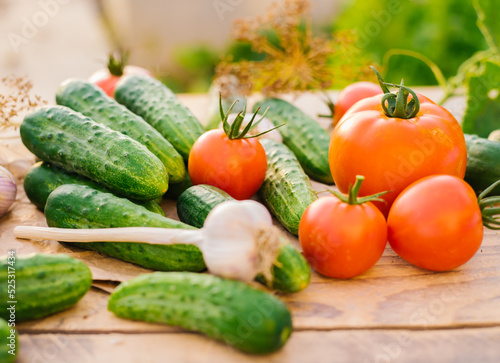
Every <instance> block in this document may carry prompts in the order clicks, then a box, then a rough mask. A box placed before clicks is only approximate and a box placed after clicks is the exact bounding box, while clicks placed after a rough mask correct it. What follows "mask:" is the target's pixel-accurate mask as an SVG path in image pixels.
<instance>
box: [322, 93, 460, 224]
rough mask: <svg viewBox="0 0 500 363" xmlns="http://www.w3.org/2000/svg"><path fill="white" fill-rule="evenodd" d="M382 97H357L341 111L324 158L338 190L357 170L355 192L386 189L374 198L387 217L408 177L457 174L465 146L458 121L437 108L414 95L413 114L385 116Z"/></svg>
mask: <svg viewBox="0 0 500 363" xmlns="http://www.w3.org/2000/svg"><path fill="white" fill-rule="evenodd" d="M383 96H384V95H376V96H373V97H369V98H366V99H364V100H361V101H359V102H357V103H356V104H355V105H354V106H353V107H352V108H351V109H350V110H349V111H348V112H347V113H346V114H345V115H344V117H343V118H342V119H341V120H340V122H339V124H338V125H337V126H336V127H335V128H334V130H333V133H332V136H331V140H330V150H329V162H330V169H331V172H332V176H333V179H334V181H335V184H336V185H337V187H338V188H339V190H340V191H341V192H345V191H347V189H348V187H349V185H350V184H352V183H353V182H354V180H355V177H356V175H357V174H360V175H364V176H365V177H366V182H365V183H363V185H362V187H361V190H360V196H364V195H369V194H373V193H378V192H381V191H389V192H388V193H387V194H385V195H384V196H382V198H383V199H384V200H385V203H381V202H375V204H376V205H377V207H379V208H380V210H381V211H382V212H383V213H384V215H386V216H387V214H388V212H389V208H390V206H391V205H392V203H393V201H394V200H395V199H396V197H397V196H398V194H399V193H401V191H402V190H403V189H404V188H406V187H407V186H408V185H410V184H411V183H413V182H414V181H416V180H418V179H421V178H423V177H425V176H428V175H432V174H449V175H454V176H457V177H460V178H463V177H464V175H465V168H466V163H467V148H466V145H465V139H464V135H463V132H462V129H461V127H460V125H459V123H458V122H457V120H456V119H455V118H454V117H453V116H452V115H451V113H449V112H448V111H447V110H446V109H444V108H443V107H441V106H438V105H436V104H435V103H434V102H432V101H431V100H429V99H428V98H426V97H424V96H422V95H418V99H419V101H420V109H419V111H418V113H417V114H416V116H415V117H411V118H409V119H404V118H396V117H389V116H387V115H386V113H385V111H384V110H383V108H382V105H381V100H382V97H383ZM410 99H411V95H410V97H409V100H410Z"/></svg>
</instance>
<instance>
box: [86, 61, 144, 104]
mask: <svg viewBox="0 0 500 363" xmlns="http://www.w3.org/2000/svg"><path fill="white" fill-rule="evenodd" d="M128 74H132V75H133V74H136V75H145V76H150V77H152V76H153V75H152V73H151V72H150V71H148V70H147V69H145V68H142V67H137V66H132V65H130V66H125V67H124V68H123V72H122V73H121V74H119V75H115V74H112V73H111V72H110V71H109V69H107V68H106V69H101V70H99V71H97V72H95V73H94V74H93V75H92V76H90V78H89V82H91V83H94V84H96V85H97V86H99V87H100V88H101V89H102V90H103V91H104V92H106V94H107V95H108V96H110V97H114V95H115V87H116V84H117V83H118V81H119V80H120V78H121V77H122V76H124V75H128Z"/></svg>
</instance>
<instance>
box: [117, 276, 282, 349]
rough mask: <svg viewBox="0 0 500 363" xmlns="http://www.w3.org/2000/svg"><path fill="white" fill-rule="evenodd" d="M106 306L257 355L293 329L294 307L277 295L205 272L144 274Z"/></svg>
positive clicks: (119, 290)
mask: <svg viewBox="0 0 500 363" xmlns="http://www.w3.org/2000/svg"><path fill="white" fill-rule="evenodd" d="M108 310H110V311H111V312H113V313H114V314H115V315H116V316H118V317H121V318H126V319H132V320H141V321H146V322H153V323H164V324H168V325H174V326H180V327H182V328H184V329H187V330H191V331H196V332H200V333H203V334H205V335H206V336H208V337H210V338H213V339H216V340H219V341H222V342H224V343H226V344H228V345H229V346H232V347H234V348H236V349H239V350H241V351H243V352H247V353H253V354H266V353H271V352H274V351H276V350H278V349H280V348H281V347H282V346H283V345H284V344H285V343H286V341H287V340H288V338H289V336H290V334H291V331H292V319H291V314H290V311H289V310H288V308H287V307H286V305H285V304H284V303H283V302H281V301H280V300H278V299H277V298H276V297H274V296H272V295H270V294H268V293H266V292H264V291H261V290H257V289H255V288H253V287H250V286H248V285H246V284H245V283H243V282H241V281H234V280H225V279H222V278H220V277H217V276H212V275H207V274H194V273H189V272H170V273H165V272H156V273H153V274H146V275H141V276H139V277H137V278H135V279H133V280H130V281H127V282H124V283H122V284H120V286H118V288H117V289H116V290H115V291H114V292H113V293H112V294H111V296H110V298H109V304H108Z"/></svg>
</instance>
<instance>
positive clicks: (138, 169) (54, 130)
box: [20, 106, 168, 200]
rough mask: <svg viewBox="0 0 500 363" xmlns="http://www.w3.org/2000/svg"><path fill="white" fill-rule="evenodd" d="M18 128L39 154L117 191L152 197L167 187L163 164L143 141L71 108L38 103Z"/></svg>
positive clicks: (26, 144) (120, 193)
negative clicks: (37, 106) (37, 107)
mask: <svg viewBox="0 0 500 363" xmlns="http://www.w3.org/2000/svg"><path fill="white" fill-rule="evenodd" d="M20 133H21V139H22V141H23V143H24V145H25V146H26V147H27V148H28V149H29V150H30V151H31V152H32V153H33V154H35V155H36V156H38V157H39V158H40V159H42V160H44V161H47V162H50V163H52V164H54V165H56V166H59V167H61V168H63V169H65V170H67V171H69V172H73V173H77V174H79V175H83V176H85V177H87V178H89V179H91V180H93V181H95V182H97V183H99V184H102V185H103V186H105V187H106V188H108V189H109V190H111V191H112V192H114V193H116V194H119V195H123V196H125V197H127V198H131V199H136V200H151V199H155V198H157V197H159V196H162V195H163V194H164V193H165V192H166V191H167V187H168V175H167V172H166V170H165V166H164V165H163V164H162V163H161V161H160V160H159V159H158V158H157V157H156V156H154V155H153V154H151V152H150V151H149V150H148V149H147V148H146V147H145V146H144V145H142V144H140V143H138V142H137V141H135V140H133V139H131V138H130V137H128V136H125V135H123V134H122V133H120V132H118V131H114V130H111V129H110V128H108V127H106V126H103V125H101V124H98V123H96V122H94V121H93V120H92V119H90V118H88V117H85V116H83V115H82V114H81V113H78V112H75V111H73V110H71V109H70V108H67V107H64V106H45V107H42V108H40V109H38V110H37V111H34V112H32V113H30V114H28V115H27V116H26V117H25V118H24V120H23V122H22V124H21V127H20Z"/></svg>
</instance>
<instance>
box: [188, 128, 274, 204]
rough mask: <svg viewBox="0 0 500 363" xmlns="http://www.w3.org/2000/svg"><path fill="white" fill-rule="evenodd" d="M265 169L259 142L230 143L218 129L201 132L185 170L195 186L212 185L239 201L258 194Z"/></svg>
mask: <svg viewBox="0 0 500 363" xmlns="http://www.w3.org/2000/svg"><path fill="white" fill-rule="evenodd" d="M266 170H267V157H266V152H265V151H264V148H263V147H262V145H261V144H260V142H259V140H257V139H256V138H244V139H232V140H231V139H229V137H228V136H227V135H226V134H225V132H224V130H221V129H218V130H211V131H208V132H206V133H204V134H203V135H202V136H201V137H200V138H199V139H198V140H196V142H195V143H194V145H193V147H192V149H191V152H190V154H189V160H188V171H189V177H190V178H191V182H192V183H193V184H194V185H196V184H209V185H213V186H215V187H217V188H220V189H222V190H224V191H225V192H227V193H228V194H229V195H231V196H232V197H233V198H235V199H239V200H241V199H248V198H250V197H251V196H252V195H254V194H255V193H256V192H257V190H258V189H259V188H260V186H261V185H262V183H263V182H264V177H265V176H266Z"/></svg>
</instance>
